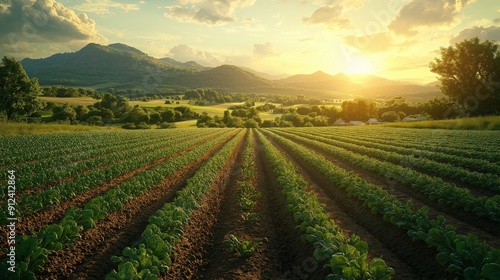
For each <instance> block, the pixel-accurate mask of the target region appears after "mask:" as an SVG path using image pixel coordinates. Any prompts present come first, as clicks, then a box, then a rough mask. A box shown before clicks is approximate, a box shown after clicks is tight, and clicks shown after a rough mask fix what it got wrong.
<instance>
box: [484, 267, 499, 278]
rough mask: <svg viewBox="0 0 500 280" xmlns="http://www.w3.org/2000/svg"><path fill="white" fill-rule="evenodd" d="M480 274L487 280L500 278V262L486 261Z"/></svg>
mask: <svg viewBox="0 0 500 280" xmlns="http://www.w3.org/2000/svg"><path fill="white" fill-rule="evenodd" d="M481 276H483V277H485V278H486V279H488V280H498V279H500V264H498V263H487V264H485V265H484V266H483V268H482V269H481Z"/></svg>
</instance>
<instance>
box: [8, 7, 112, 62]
mask: <svg viewBox="0 0 500 280" xmlns="http://www.w3.org/2000/svg"><path fill="white" fill-rule="evenodd" d="M91 41H94V42H105V41H106V39H105V38H104V37H102V36H101V35H99V34H98V33H97V31H96V28H95V22H94V21H93V20H92V19H90V18H89V17H88V16H87V15H86V14H85V13H81V14H79V15H77V14H76V13H75V12H74V11H73V10H71V9H68V8H66V7H65V6H63V5H62V4H60V3H58V2H57V1H54V0H31V1H23V0H11V1H10V3H9V4H7V5H2V8H1V9H0V52H2V53H9V54H11V55H13V56H16V57H18V56H20V54H23V55H27V54H28V53H29V52H30V50H29V48H30V46H31V45H33V44H40V43H42V44H45V43H56V44H57V43H60V44H61V45H64V46H65V48H66V49H67V48H68V46H70V47H71V46H73V47H74V46H75V45H79V46H80V47H81V45H82V43H84V42H91ZM78 42H80V43H78ZM33 49H34V48H33Z"/></svg>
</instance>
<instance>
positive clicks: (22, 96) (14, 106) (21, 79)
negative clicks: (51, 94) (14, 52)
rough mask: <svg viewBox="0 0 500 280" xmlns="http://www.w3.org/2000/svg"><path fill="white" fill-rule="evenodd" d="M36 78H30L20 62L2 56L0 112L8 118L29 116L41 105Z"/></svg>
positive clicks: (0, 67)
mask: <svg viewBox="0 0 500 280" xmlns="http://www.w3.org/2000/svg"><path fill="white" fill-rule="evenodd" d="M40 93H41V90H40V87H39V86H38V80H37V79H30V78H29V77H28V75H26V72H25V71H24V69H23V66H22V65H21V63H20V62H18V61H16V60H15V59H14V58H7V57H4V58H3V59H2V65H1V66H0V112H3V113H5V115H6V116H7V119H8V120H13V119H14V118H16V117H23V116H29V115H31V114H33V113H34V112H36V111H37V110H38V109H40V108H42V107H43V103H42V102H41V101H40V100H38V99H37V98H36V97H37V95H39V94H40Z"/></svg>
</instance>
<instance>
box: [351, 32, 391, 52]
mask: <svg viewBox="0 0 500 280" xmlns="http://www.w3.org/2000/svg"><path fill="white" fill-rule="evenodd" d="M344 42H345V43H346V44H348V45H350V46H353V47H355V48H356V49H358V50H359V51H360V52H362V53H365V54H373V53H380V52H384V51H387V50H388V49H389V48H390V47H392V38H391V36H390V34H389V33H388V32H382V33H376V34H371V35H365V36H345V37H344Z"/></svg>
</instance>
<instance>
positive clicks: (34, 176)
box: [16, 135, 201, 190]
mask: <svg viewBox="0 0 500 280" xmlns="http://www.w3.org/2000/svg"><path fill="white" fill-rule="evenodd" d="M200 136H201V135H200ZM198 137H199V136H198ZM186 138H187V137H186V136H185V135H180V136H178V137H169V138H164V139H161V140H159V139H155V140H153V141H143V142H142V143H139V144H136V145H120V146H118V148H117V147H111V148H105V149H100V150H97V151H96V152H95V153H94V157H93V158H92V159H90V160H86V161H83V160H81V159H78V160H77V162H76V163H67V164H66V165H63V166H61V167H59V168H47V169H46V170H44V171H43V172H38V173H31V174H26V173H24V172H22V171H18V169H17V168H16V172H18V173H19V174H23V176H22V177H20V178H19V180H18V183H17V185H18V186H19V190H24V189H29V188H33V187H37V186H41V185H45V184H48V183H50V182H54V181H57V180H60V179H62V178H66V177H68V176H73V175H77V174H78V173H81V172H82V171H85V170H96V169H99V166H105V165H108V164H111V163H113V164H115V165H116V164H117V163H118V162H120V161H122V160H124V159H130V158H132V157H135V156H137V155H142V154H145V153H149V152H152V151H158V150H161V149H165V148H167V147H168V143H176V142H178V141H182V140H183V139H186ZM193 138H197V137H193ZM89 154H90V153H89ZM39 163H46V162H39ZM46 166H51V165H50V164H48V163H47V165H46Z"/></svg>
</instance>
